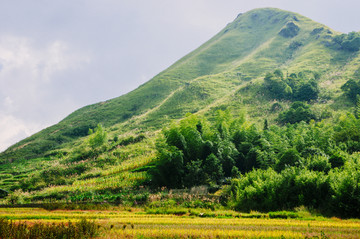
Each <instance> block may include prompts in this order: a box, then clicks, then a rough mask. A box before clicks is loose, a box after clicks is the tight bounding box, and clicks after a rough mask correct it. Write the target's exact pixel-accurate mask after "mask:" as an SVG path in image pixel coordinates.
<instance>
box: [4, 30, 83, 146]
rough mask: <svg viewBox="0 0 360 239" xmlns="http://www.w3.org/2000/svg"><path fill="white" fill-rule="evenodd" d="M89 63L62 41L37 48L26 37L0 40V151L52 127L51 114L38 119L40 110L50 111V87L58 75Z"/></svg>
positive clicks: (5, 37) (51, 90) (52, 93)
mask: <svg viewBox="0 0 360 239" xmlns="http://www.w3.org/2000/svg"><path fill="white" fill-rule="evenodd" d="M89 62H90V57H89V56H88V55H86V54H84V53H81V52H77V51H76V50H74V49H72V48H71V47H70V46H69V44H67V43H66V42H64V41H60V40H54V41H51V42H48V43H47V44H45V45H37V44H35V43H34V42H33V41H32V40H31V39H29V38H26V37H19V36H14V35H6V36H2V37H0V66H1V67H0V85H1V86H2V87H0V102H1V103H0V134H1V137H0V138H1V141H0V151H1V150H4V149H5V148H6V147H7V146H9V145H10V144H11V143H13V142H14V141H17V140H20V139H22V138H25V137H27V136H30V135H31V134H33V133H35V132H36V131H37V130H40V129H41V128H44V127H46V126H48V125H49V124H50V122H51V123H52V121H53V120H54V117H51V116H50V115H51V114H49V115H46V116H44V115H41V112H43V113H44V111H43V110H42V108H44V107H46V106H48V107H49V108H50V107H51V103H50V102H49V97H54V95H56V94H59V92H56V90H59V89H54V87H53V86H52V84H54V83H55V82H54V81H56V80H61V79H60V78H57V76H58V75H59V74H63V73H64V72H69V71H73V70H76V69H78V68H81V67H83V66H84V65H87V64H89ZM58 84H59V85H61V83H58ZM64 102H67V100H66V99H64ZM68 103H69V105H71V102H68ZM54 107H56V105H54ZM53 115H54V114H53Z"/></svg>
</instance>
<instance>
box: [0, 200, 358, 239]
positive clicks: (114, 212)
mask: <svg viewBox="0 0 360 239" xmlns="http://www.w3.org/2000/svg"><path fill="white" fill-rule="evenodd" d="M220 214H221V213H219V215H218V216H215V217H202V216H201V215H202V214H200V216H191V215H189V214H184V215H181V216H179V215H164V214H147V213H146V211H145V210H144V209H139V208H118V207H114V208H111V209H108V210H53V211H47V210H45V209H40V208H1V209H0V218H2V219H8V220H11V221H12V222H14V223H20V222H22V223H24V222H25V223H27V224H28V225H29V226H31V225H34V224H35V223H45V224H53V223H55V224H60V223H63V224H66V223H69V222H72V223H76V222H79V221H80V220H81V219H87V220H88V221H91V222H94V223H95V224H96V225H98V228H100V229H99V233H98V235H97V238H360V220H341V219H338V218H323V217H313V218H298V219H273V218H270V217H269V215H268V214H240V213H236V214H233V215H232V216H231V217H230V216H229V217H226V216H220ZM222 215H224V214H222ZM256 215H260V216H259V218H251V216H254V217H258V216H256Z"/></svg>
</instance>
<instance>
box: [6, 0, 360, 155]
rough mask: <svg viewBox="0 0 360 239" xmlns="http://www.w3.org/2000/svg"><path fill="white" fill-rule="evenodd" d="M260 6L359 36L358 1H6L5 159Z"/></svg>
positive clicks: (134, 84) (135, 84) (147, 77)
mask: <svg viewBox="0 0 360 239" xmlns="http://www.w3.org/2000/svg"><path fill="white" fill-rule="evenodd" d="M260 7H276V8H281V9H284V10H290V11H293V12H298V13H300V14H302V15H304V16H307V17H309V18H311V19H313V20H315V21H318V22H320V23H323V24H325V25H327V26H329V27H331V28H333V29H334V30H337V31H341V32H345V33H347V32H350V31H360V14H359V9H360V1H359V0H341V1H338V0H336V1H335V0H302V1H291V0H246V1H245V0H32V1H29V0H0V151H2V150H5V149H6V148H7V147H9V146H10V145H11V144H14V143H16V142H17V141H19V140H21V139H24V138H25V137H27V136H30V135H31V134H33V133H35V132H37V131H39V130H41V129H43V128H45V127H47V126H50V125H52V124H55V123H57V122H59V121H60V120H61V119H63V118H64V117H66V116H67V115H68V114H70V113H71V112H73V111H74V110H76V109H78V108H80V107H82V106H85V105H88V104H93V103H96V102H99V101H103V100H107V99H110V98H114V97H117V96H120V95H122V94H125V93H127V92H129V91H131V90H133V89H135V88H136V87H138V86H139V85H140V84H142V83H144V82H146V81H148V80H150V79H151V78H152V77H153V76H155V75H156V74H157V73H159V72H160V71H162V70H164V69H166V68H167V67H169V66H170V65H171V64H173V63H174V62H175V61H176V60H178V59H179V58H181V57H183V56H184V55H186V54H187V53H189V52H191V51H192V50H194V49H196V48H197V47H198V46H200V45H201V44H202V43H204V42H205V41H207V40H209V39H210V38H211V37H212V36H214V35H215V34H216V33H217V32H219V31H220V30H221V29H222V28H223V27H225V26H226V24H227V23H229V22H231V21H233V19H235V17H236V16H237V15H238V14H239V13H243V12H246V11H248V10H251V9H254V8H260Z"/></svg>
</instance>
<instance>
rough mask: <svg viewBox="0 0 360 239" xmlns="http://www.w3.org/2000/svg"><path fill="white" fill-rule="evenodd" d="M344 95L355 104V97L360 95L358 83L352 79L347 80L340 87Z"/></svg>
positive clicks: (359, 84)
mask: <svg viewBox="0 0 360 239" xmlns="http://www.w3.org/2000/svg"><path fill="white" fill-rule="evenodd" d="M341 89H342V90H343V92H344V94H345V95H346V96H347V97H348V98H349V99H350V100H351V101H352V102H354V103H356V96H357V95H360V82H359V81H355V80H353V79H350V80H348V81H347V82H346V83H345V84H344V85H343V86H341Z"/></svg>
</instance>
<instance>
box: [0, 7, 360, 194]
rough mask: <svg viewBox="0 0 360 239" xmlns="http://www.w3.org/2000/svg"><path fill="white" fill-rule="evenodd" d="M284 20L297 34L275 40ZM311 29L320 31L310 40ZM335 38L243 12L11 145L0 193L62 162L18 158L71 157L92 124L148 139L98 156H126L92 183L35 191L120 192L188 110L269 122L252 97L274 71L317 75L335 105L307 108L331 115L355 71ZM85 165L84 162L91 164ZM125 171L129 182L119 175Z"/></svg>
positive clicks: (303, 22)
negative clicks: (166, 62) (137, 79)
mask: <svg viewBox="0 0 360 239" xmlns="http://www.w3.org/2000/svg"><path fill="white" fill-rule="evenodd" d="M288 22H294V23H295V24H296V25H298V26H299V27H300V31H299V34H298V35H297V36H295V37H292V38H287V37H283V36H280V35H279V34H278V33H279V31H280V30H281V29H282V28H285V27H286V24H287V23H288ZM316 28H324V29H323V30H322V31H321V32H320V33H316V34H312V31H313V30H314V29H316ZM336 34H338V33H336V32H333V31H332V30H331V29H329V28H327V27H325V26H323V25H321V24H319V23H315V22H313V21H311V20H310V19H308V18H305V17H303V16H300V15H298V14H294V13H290V12H286V11H281V10H277V9H256V10H253V11H250V12H247V13H245V14H242V15H240V16H238V17H237V18H236V19H235V21H234V22H232V23H230V24H229V25H228V26H227V27H226V28H224V29H223V30H222V31H221V32H220V33H218V34H217V35H216V36H214V37H213V38H212V39H211V40H209V41H208V42H206V43H205V44H203V45H202V46H201V47H199V48H198V49H197V50H195V51H193V52H192V53H190V54H189V55H187V56H185V57H184V58H182V59H180V60H179V61H178V62H176V63H175V64H174V65H173V66H171V67H169V68H168V69H167V70H165V71H163V72H161V73H160V74H159V75H157V76H156V77H154V78H153V79H152V80H150V81H149V82H147V83H145V84H144V85H142V86H140V87H139V88H137V89H136V90H134V91H132V92H130V93H128V94H126V95H123V96H120V97H118V98H115V99H112V100H108V101H106V102H101V103H98V104H94V105H90V106H86V107H84V108H82V109H79V110H78V111H75V112H74V113H72V114H71V115H69V116H68V117H67V118H65V119H64V120H62V121H61V122H60V123H59V124H57V125H54V126H52V127H49V128H47V129H45V130H43V131H41V132H39V133H37V134H35V135H33V136H31V137H29V138H27V139H25V140H23V141H21V142H19V143H18V144H16V145H14V146H12V147H10V148H9V149H8V150H7V151H6V152H5V153H3V154H1V156H0V159H2V160H7V161H13V160H15V162H14V163H12V164H4V165H0V171H1V173H2V174H4V175H6V176H3V177H2V178H0V182H1V183H0V187H2V188H7V189H8V188H9V187H10V186H11V185H13V184H14V183H15V182H16V181H18V180H19V179H21V178H23V177H28V176H29V175H32V174H34V173H36V172H37V171H38V170H39V169H40V168H48V167H53V166H54V165H56V164H58V161H60V162H61V161H62V160H63V161H64V162H65V161H66V156H64V157H63V158H59V157H57V156H51V157H47V159H46V160H45V159H36V160H34V159H33V160H31V163H28V162H27V161H26V160H21V159H22V158H37V157H39V156H40V155H43V154H44V153H46V151H48V150H50V149H51V148H50V147H48V145H49V144H53V146H54V147H58V148H59V149H60V151H63V152H71V151H72V150H73V149H76V148H77V147H81V145H83V144H84V143H83V138H81V136H85V135H86V133H87V130H88V128H90V127H94V126H95V125H96V124H97V123H102V124H103V125H104V126H106V127H107V128H108V132H109V135H110V136H111V137H112V136H115V135H123V136H124V137H125V135H129V134H135V135H136V134H138V133H141V132H145V133H146V134H147V135H148V139H147V140H145V141H143V142H140V143H136V144H134V145H129V146H126V147H121V148H116V149H112V150H111V151H109V152H104V153H103V154H102V155H101V156H100V157H102V158H103V159H107V158H114V155H127V157H125V158H124V157H123V156H115V159H114V160H115V161H116V163H115V165H110V166H109V165H108V166H105V167H98V166H96V165H93V169H92V170H90V171H87V172H86V173H84V175H85V174H89V175H90V174H92V173H94V172H96V173H97V174H94V175H96V177H93V178H91V177H90V178H91V179H85V178H86V177H84V175H81V176H80V177H79V176H77V175H75V176H73V180H72V181H71V182H72V183H70V185H68V186H59V187H53V188H49V189H45V190H44V191H42V193H44V194H46V193H50V192H51V191H58V190H60V191H72V190H75V189H79V188H81V187H82V188H85V189H89V188H91V189H94V190H97V189H99V188H106V187H110V188H111V187H114V188H116V187H121V186H123V185H120V184H119V185H118V184H116V183H114V184H111V185H110V184H109V182H115V181H123V184H124V185H127V183H128V182H129V184H131V182H132V181H133V179H135V178H136V177H137V178H136V179H141V178H142V177H143V175H142V174H141V173H131V172H130V171H129V170H132V169H134V168H137V167H141V166H144V165H146V164H147V163H149V162H151V160H152V159H151V158H152V157H153V156H154V150H153V147H152V145H154V137H155V135H156V132H157V131H158V130H159V129H161V128H162V127H163V126H164V125H165V124H167V123H168V122H169V121H171V120H173V119H180V118H182V117H183V116H184V115H185V113H187V112H192V113H196V112H199V113H200V114H207V115H212V114H213V112H214V111H216V110H217V109H219V108H226V107H230V108H231V109H232V110H233V112H234V113H235V114H237V113H239V112H240V111H242V110H244V109H246V111H247V112H248V115H249V116H250V117H252V120H254V121H257V122H262V121H263V118H264V117H267V118H268V119H270V121H271V120H272V119H274V118H275V117H276V114H272V113H270V111H269V109H270V107H271V104H272V103H273V102H272V101H269V100H268V99H267V98H266V96H264V95H263V94H262V93H261V92H260V91H258V88H259V87H257V86H258V84H260V83H261V82H262V78H263V76H264V75H265V73H267V72H269V71H273V70H274V69H276V68H280V69H282V70H283V71H284V72H286V71H287V72H289V73H292V72H299V71H304V70H313V71H317V72H319V73H321V75H322V77H321V79H320V82H321V85H322V86H323V87H324V89H327V90H328V91H330V92H331V94H332V95H333V98H334V99H335V101H334V100H333V101H329V102H326V103H323V104H321V105H320V104H318V105H315V106H314V107H319V108H320V109H323V108H328V109H331V110H333V111H335V110H338V109H339V108H340V103H339V102H341V97H340V98H339V99H337V97H338V96H339V90H338V89H339V86H340V85H341V84H342V83H343V82H344V81H345V79H346V77H351V76H352V75H353V74H354V72H355V71H356V70H357V69H358V63H359V62H360V56H359V55H353V54H350V53H348V52H343V51H338V50H333V49H330V48H328V47H326V46H325V42H327V41H329V40H330V39H331V37H332V36H333V35H336ZM294 42H300V43H301V46H300V47H299V48H296V49H293V48H291V47H290V46H291V44H293V43H294ZM283 103H284V104H285V105H286V104H287V102H283ZM342 103H343V102H342ZM74 132H76V134H75V133H74ZM58 151H59V150H58ZM49 159H50V160H49ZM87 160H88V161H89V163H90V159H87ZM25 162H26V164H27V165H28V166H26V167H24V163H25ZM127 165H128V166H127ZM124 173H127V174H131V175H133V176H134V178H131V177H130V176H129V175H125V176H124ZM124 177H125V178H126V177H128V178H129V179H130V180H125V178H124ZM105 181H106V182H105ZM125 181H126V182H125ZM79 185H82V186H81V187H80V186H79ZM84 185H85V186H84ZM106 185H107V186H106ZM109 185H110V186H109ZM77 186H79V187H77ZM92 187H93V188H92Z"/></svg>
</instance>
